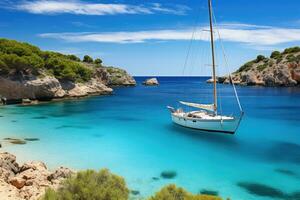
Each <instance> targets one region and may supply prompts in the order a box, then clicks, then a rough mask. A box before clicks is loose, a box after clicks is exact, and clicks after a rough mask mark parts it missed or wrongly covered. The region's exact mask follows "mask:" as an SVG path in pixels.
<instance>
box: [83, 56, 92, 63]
mask: <svg viewBox="0 0 300 200" xmlns="http://www.w3.org/2000/svg"><path fill="white" fill-rule="evenodd" d="M83 62H86V63H92V62H93V58H91V57H90V56H88V55H85V56H84V57H83Z"/></svg>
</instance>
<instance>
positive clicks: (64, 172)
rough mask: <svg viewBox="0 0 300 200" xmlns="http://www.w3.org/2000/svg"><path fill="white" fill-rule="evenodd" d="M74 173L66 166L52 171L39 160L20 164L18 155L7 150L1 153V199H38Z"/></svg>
mask: <svg viewBox="0 0 300 200" xmlns="http://www.w3.org/2000/svg"><path fill="white" fill-rule="evenodd" d="M72 174H74V171H72V170H71V169H68V168H65V167H60V168H58V169H56V170H55V171H52V172H51V171H49V170H48V169H47V167H46V165H45V164H44V163H43V162H39V161H32V162H26V163H24V164H23V165H20V164H19V163H17V161H16V156H14V155H12V154H10V153H7V152H4V153H0V197H1V198H0V199H5V200H21V199H25V200H37V199H39V198H40V197H41V196H42V195H43V194H44V193H45V190H46V189H48V188H52V189H57V188H58V187H59V185H60V183H61V182H62V181H63V180H64V179H65V178H68V177H70V176H72Z"/></svg>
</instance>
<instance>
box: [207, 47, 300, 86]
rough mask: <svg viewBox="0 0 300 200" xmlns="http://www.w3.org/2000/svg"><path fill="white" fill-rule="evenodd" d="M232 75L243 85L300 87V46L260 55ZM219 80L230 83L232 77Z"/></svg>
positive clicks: (236, 82) (235, 81)
mask: <svg viewBox="0 0 300 200" xmlns="http://www.w3.org/2000/svg"><path fill="white" fill-rule="evenodd" d="M231 76H232V81H233V82H234V83H235V84H237V85H242V86H266V87H300V47H292V48H288V49H285V50H284V51H283V52H279V51H274V52H273V53H272V54H271V56H270V57H265V56H262V55H259V56H257V58H256V59H254V60H252V61H249V62H247V63H246V64H244V65H243V66H242V67H240V69H238V70H237V71H236V72H234V73H233V74H232V75H231ZM208 82H210V83H211V82H212V80H210V81H208ZM217 82H218V83H223V84H229V83H230V79H229V77H228V76H225V77H219V78H218V80H217Z"/></svg>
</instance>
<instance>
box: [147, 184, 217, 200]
mask: <svg viewBox="0 0 300 200" xmlns="http://www.w3.org/2000/svg"><path fill="white" fill-rule="evenodd" d="M149 200H221V198H220V197H217V196H212V195H202V194H199V195H192V194H191V193H189V192H187V191H185V190H184V189H183V188H180V187H179V188H178V187H176V185H168V186H166V187H164V188H162V189H161V190H160V191H159V192H157V193H156V194H155V195H154V196H152V197H150V198H149Z"/></svg>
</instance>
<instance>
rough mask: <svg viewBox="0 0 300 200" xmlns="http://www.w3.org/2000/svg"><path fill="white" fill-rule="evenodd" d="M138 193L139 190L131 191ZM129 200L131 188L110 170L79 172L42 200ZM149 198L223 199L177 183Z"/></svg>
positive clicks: (171, 199) (173, 199)
mask: <svg viewBox="0 0 300 200" xmlns="http://www.w3.org/2000/svg"><path fill="white" fill-rule="evenodd" d="M131 193H132V194H133V195H138V194H139V192H136V191H135V192H131ZM64 199H65V200H81V199H82V200H89V199H97V200H128V199H130V197H129V189H128V188H127V186H126V183H125V181H124V179H123V178H122V177H119V176H117V175H114V174H112V173H110V172H109V171H108V170H106V169H105V170H101V171H99V172H95V171H93V170H87V171H82V172H79V173H77V175H76V176H73V177H71V178H68V179H67V180H65V181H64V182H63V183H62V186H61V187H60V188H59V189H58V190H56V191H55V190H53V189H48V190H47V191H46V194H45V195H44V196H43V198H42V200H64ZM139 199H141V198H139ZM148 200H222V199H221V198H220V197H218V196H214V195H205V194H198V195H193V194H191V193H189V192H187V191H185V190H184V189H183V188H180V187H177V186H176V185H168V186H165V187H163V188H162V189H161V190H160V191H159V192H157V193H156V194H155V195H153V196H152V197H150V198H149V199H148Z"/></svg>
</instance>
